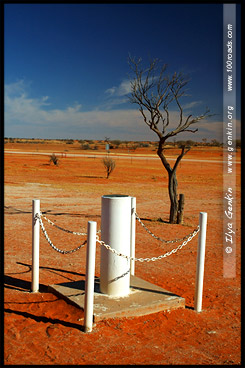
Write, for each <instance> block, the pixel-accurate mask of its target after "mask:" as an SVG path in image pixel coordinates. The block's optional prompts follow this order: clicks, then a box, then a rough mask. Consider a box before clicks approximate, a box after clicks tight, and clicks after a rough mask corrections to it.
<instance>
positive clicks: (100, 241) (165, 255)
mask: <svg viewBox="0 0 245 368" xmlns="http://www.w3.org/2000/svg"><path fill="white" fill-rule="evenodd" d="M199 230H200V228H199V226H198V228H197V229H196V230H194V231H193V233H191V234H190V235H189V236H188V239H187V240H185V241H184V242H183V243H182V244H180V245H178V247H177V248H175V249H172V250H171V251H170V252H166V253H165V254H163V255H161V256H158V257H152V258H134V257H130V256H126V255H125V254H122V253H119V252H117V251H116V250H115V249H113V248H111V247H110V245H108V244H106V243H105V242H104V241H103V240H99V239H98V235H96V241H97V242H98V243H99V244H100V245H103V246H104V247H105V248H106V249H108V250H109V251H111V252H112V253H114V254H116V255H117V256H120V257H123V258H126V259H128V260H130V261H139V262H150V261H153V262H154V261H157V260H160V259H162V258H165V257H168V256H171V254H173V253H176V252H177V251H178V250H180V249H181V248H183V247H184V246H185V245H186V244H187V243H188V242H190V241H191V240H192V239H193V238H194V237H195V236H196V235H197V233H198V232H199Z"/></svg>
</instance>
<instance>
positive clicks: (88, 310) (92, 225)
mask: <svg viewBox="0 0 245 368" xmlns="http://www.w3.org/2000/svg"><path fill="white" fill-rule="evenodd" d="M96 227H97V223H96V222H94V221H88V227H87V233H88V238H87V254H86V278H85V301H84V332H91V331H92V327H93V308H94V271H95V254H96Z"/></svg>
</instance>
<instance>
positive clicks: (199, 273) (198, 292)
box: [194, 212, 207, 312]
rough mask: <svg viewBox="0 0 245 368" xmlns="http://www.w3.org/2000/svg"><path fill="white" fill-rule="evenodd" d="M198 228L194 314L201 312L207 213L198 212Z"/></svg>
mask: <svg viewBox="0 0 245 368" xmlns="http://www.w3.org/2000/svg"><path fill="white" fill-rule="evenodd" d="M199 226H200V232H199V236H198V251H197V266H196V285H195V298H194V309H195V311H196V312H201V310H202V294H203V277H204V262H205V245H206V231H207V213H206V212H200V215H199Z"/></svg>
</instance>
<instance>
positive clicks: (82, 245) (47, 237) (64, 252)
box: [35, 214, 87, 254]
mask: <svg viewBox="0 0 245 368" xmlns="http://www.w3.org/2000/svg"><path fill="white" fill-rule="evenodd" d="M40 215H41V214H40ZM43 217H44V216H43ZM35 218H37V219H38V220H39V222H40V226H41V229H42V231H43V234H44V236H45V238H46V239H47V241H48V243H49V245H51V247H52V248H53V249H54V250H56V251H57V252H59V253H62V254H69V253H74V252H76V251H77V250H79V249H81V248H82V247H84V245H85V244H86V243H87V240H85V241H84V242H83V243H82V244H81V245H79V246H78V247H77V248H75V249H72V250H61V249H59V248H57V247H56V246H55V245H54V244H53V243H52V241H51V240H50V239H49V236H48V234H47V231H46V230H45V228H44V225H43V222H42V219H41V216H39V215H38V214H36V216H35ZM84 235H87V234H84Z"/></svg>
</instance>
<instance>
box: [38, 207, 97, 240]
mask: <svg viewBox="0 0 245 368" xmlns="http://www.w3.org/2000/svg"><path fill="white" fill-rule="evenodd" d="M40 216H42V217H43V218H44V220H46V221H47V222H48V223H49V224H50V225H52V226H54V227H56V228H57V229H59V230H62V231H65V232H66V233H68V234H73V235H80V236H83V235H87V233H78V232H75V231H71V230H67V229H64V228H63V227H61V226H58V225H56V224H55V223H54V222H53V221H51V220H49V219H48V218H47V217H45V216H44V215H43V214H42V212H40ZM100 232H101V230H98V231H97V233H100Z"/></svg>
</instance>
